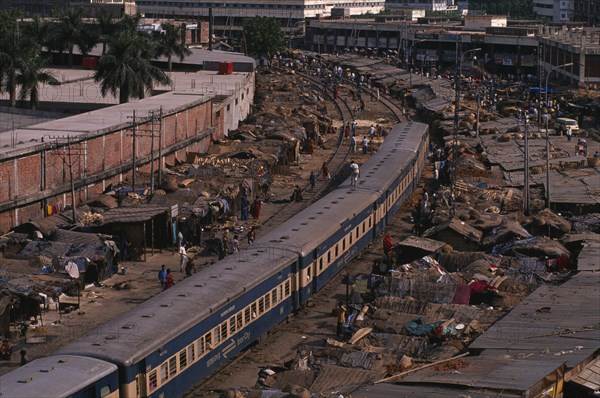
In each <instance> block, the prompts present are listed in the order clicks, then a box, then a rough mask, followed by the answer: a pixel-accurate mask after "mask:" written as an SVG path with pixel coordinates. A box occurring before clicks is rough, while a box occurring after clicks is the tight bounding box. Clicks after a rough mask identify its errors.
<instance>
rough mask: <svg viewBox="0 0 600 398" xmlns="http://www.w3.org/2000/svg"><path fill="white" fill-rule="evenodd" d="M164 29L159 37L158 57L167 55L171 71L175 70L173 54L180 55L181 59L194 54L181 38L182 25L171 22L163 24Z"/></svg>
mask: <svg viewBox="0 0 600 398" xmlns="http://www.w3.org/2000/svg"><path fill="white" fill-rule="evenodd" d="M162 28H163V31H162V32H161V33H160V36H159V37H158V51H157V57H160V56H161V55H164V56H165V57H167V64H168V65H169V71H171V70H173V62H172V58H173V55H176V56H178V57H179V60H180V61H183V59H184V58H185V57H187V56H189V55H191V54H192V52H191V51H190V49H189V48H187V46H186V45H185V43H183V40H182V38H181V26H174V25H173V24H171V23H164V24H162Z"/></svg>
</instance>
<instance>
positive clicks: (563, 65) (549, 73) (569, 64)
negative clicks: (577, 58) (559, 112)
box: [545, 62, 573, 106]
mask: <svg viewBox="0 0 600 398" xmlns="http://www.w3.org/2000/svg"><path fill="white" fill-rule="evenodd" d="M567 66H573V63H572V62H569V63H568V64H562V65H557V66H555V67H554V68H552V69H550V72H548V75H546V88H545V91H546V106H548V78H549V77H550V75H551V74H552V72H554V71H555V70H556V69H559V68H565V67H567Z"/></svg>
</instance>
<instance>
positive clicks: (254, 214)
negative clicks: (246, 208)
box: [251, 199, 262, 220]
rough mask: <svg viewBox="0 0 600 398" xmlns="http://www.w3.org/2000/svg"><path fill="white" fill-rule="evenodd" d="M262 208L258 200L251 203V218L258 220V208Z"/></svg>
mask: <svg viewBox="0 0 600 398" xmlns="http://www.w3.org/2000/svg"><path fill="white" fill-rule="evenodd" d="M261 206H262V201H261V200H260V199H256V200H255V201H254V203H252V210H251V211H252V218H254V219H255V220H258V217H259V216H260V208H261Z"/></svg>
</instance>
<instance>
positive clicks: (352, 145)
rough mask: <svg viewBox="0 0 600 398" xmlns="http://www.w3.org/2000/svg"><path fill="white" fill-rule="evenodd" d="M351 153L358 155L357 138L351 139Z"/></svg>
mask: <svg viewBox="0 0 600 398" xmlns="http://www.w3.org/2000/svg"><path fill="white" fill-rule="evenodd" d="M350 152H352V153H356V137H355V136H352V137H350Z"/></svg>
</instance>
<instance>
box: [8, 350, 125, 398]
mask: <svg viewBox="0 0 600 398" xmlns="http://www.w3.org/2000/svg"><path fill="white" fill-rule="evenodd" d="M0 397H2V398H4V397H6V398H47V397H52V398H64V397H69V398H96V397H99V398H118V397H119V375H118V373H117V366H116V365H114V364H112V363H110V362H106V361H102V360H100V359H95V358H86V357H81V356H74V355H53V356H50V357H45V358H39V359H35V360H33V361H31V362H30V363H28V364H26V365H24V366H21V367H20V368H17V369H15V370H13V371H12V372H10V373H7V374H5V375H3V376H1V377H0Z"/></svg>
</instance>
